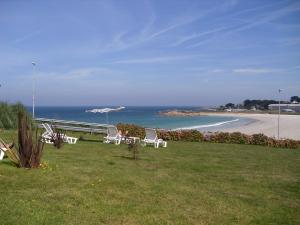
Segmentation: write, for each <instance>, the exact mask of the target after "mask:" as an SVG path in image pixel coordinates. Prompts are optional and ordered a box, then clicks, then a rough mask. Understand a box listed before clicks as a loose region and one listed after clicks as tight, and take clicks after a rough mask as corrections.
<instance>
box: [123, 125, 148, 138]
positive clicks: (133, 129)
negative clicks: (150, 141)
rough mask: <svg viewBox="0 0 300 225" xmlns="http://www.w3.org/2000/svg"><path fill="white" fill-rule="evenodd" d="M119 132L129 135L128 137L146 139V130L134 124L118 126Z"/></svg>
mask: <svg viewBox="0 0 300 225" xmlns="http://www.w3.org/2000/svg"><path fill="white" fill-rule="evenodd" d="M117 128H118V130H120V131H122V134H125V133H127V135H128V136H133V137H139V138H144V137H145V129H144V128H143V127H141V126H137V125H133V124H121V123H119V124H118V125H117Z"/></svg>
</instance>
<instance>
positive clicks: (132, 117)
mask: <svg viewBox="0 0 300 225" xmlns="http://www.w3.org/2000/svg"><path fill="white" fill-rule="evenodd" d="M93 108H105V107H99V106H98V107H95V106H93V107H82V106H80V107H52V106H51V107H36V109H35V112H36V117H42V118H49V119H62V120H75V121H81V122H93V123H102V124H103V123H106V114H105V113H104V114H101V113H91V112H85V111H86V110H88V109H93ZM172 109H179V110H183V109H185V110H195V109H199V107H198V108H196V107H132V106H131V107H126V108H125V109H123V110H122V111H118V112H109V113H108V123H109V124H117V123H130V124H137V125H141V126H144V127H154V128H164V129H178V128H193V129H198V130H216V129H218V128H220V127H226V126H237V125H241V123H249V122H250V121H249V120H248V119H238V120H237V118H234V117H220V116H195V117H166V116H161V115H159V112H160V111H166V110H172ZM28 110H29V111H31V108H28Z"/></svg>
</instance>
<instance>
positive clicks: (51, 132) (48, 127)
mask: <svg viewBox="0 0 300 225" xmlns="http://www.w3.org/2000/svg"><path fill="white" fill-rule="evenodd" d="M42 125H43V127H44V128H45V130H46V131H47V132H48V133H49V134H53V130H52V128H51V126H50V125H49V124H48V123H43V124H42Z"/></svg>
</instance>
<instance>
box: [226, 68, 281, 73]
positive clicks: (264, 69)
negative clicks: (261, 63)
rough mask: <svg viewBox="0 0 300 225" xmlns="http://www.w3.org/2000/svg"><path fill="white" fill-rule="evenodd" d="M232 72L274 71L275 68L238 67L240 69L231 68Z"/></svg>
mask: <svg viewBox="0 0 300 225" xmlns="http://www.w3.org/2000/svg"><path fill="white" fill-rule="evenodd" d="M232 72H234V73H239V74H261V73H271V72H276V70H272V69H266V68H240V69H233V70H232Z"/></svg>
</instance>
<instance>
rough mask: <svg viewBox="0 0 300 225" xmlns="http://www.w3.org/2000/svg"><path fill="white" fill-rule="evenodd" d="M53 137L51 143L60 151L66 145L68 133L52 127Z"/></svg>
mask: <svg viewBox="0 0 300 225" xmlns="http://www.w3.org/2000/svg"><path fill="white" fill-rule="evenodd" d="M52 130H53V135H52V137H51V141H52V142H53V146H54V147H55V148H57V149H60V148H61V147H62V146H63V145H64V136H65V135H66V133H65V132H64V131H62V130H60V129H56V128H55V127H54V126H52Z"/></svg>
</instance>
